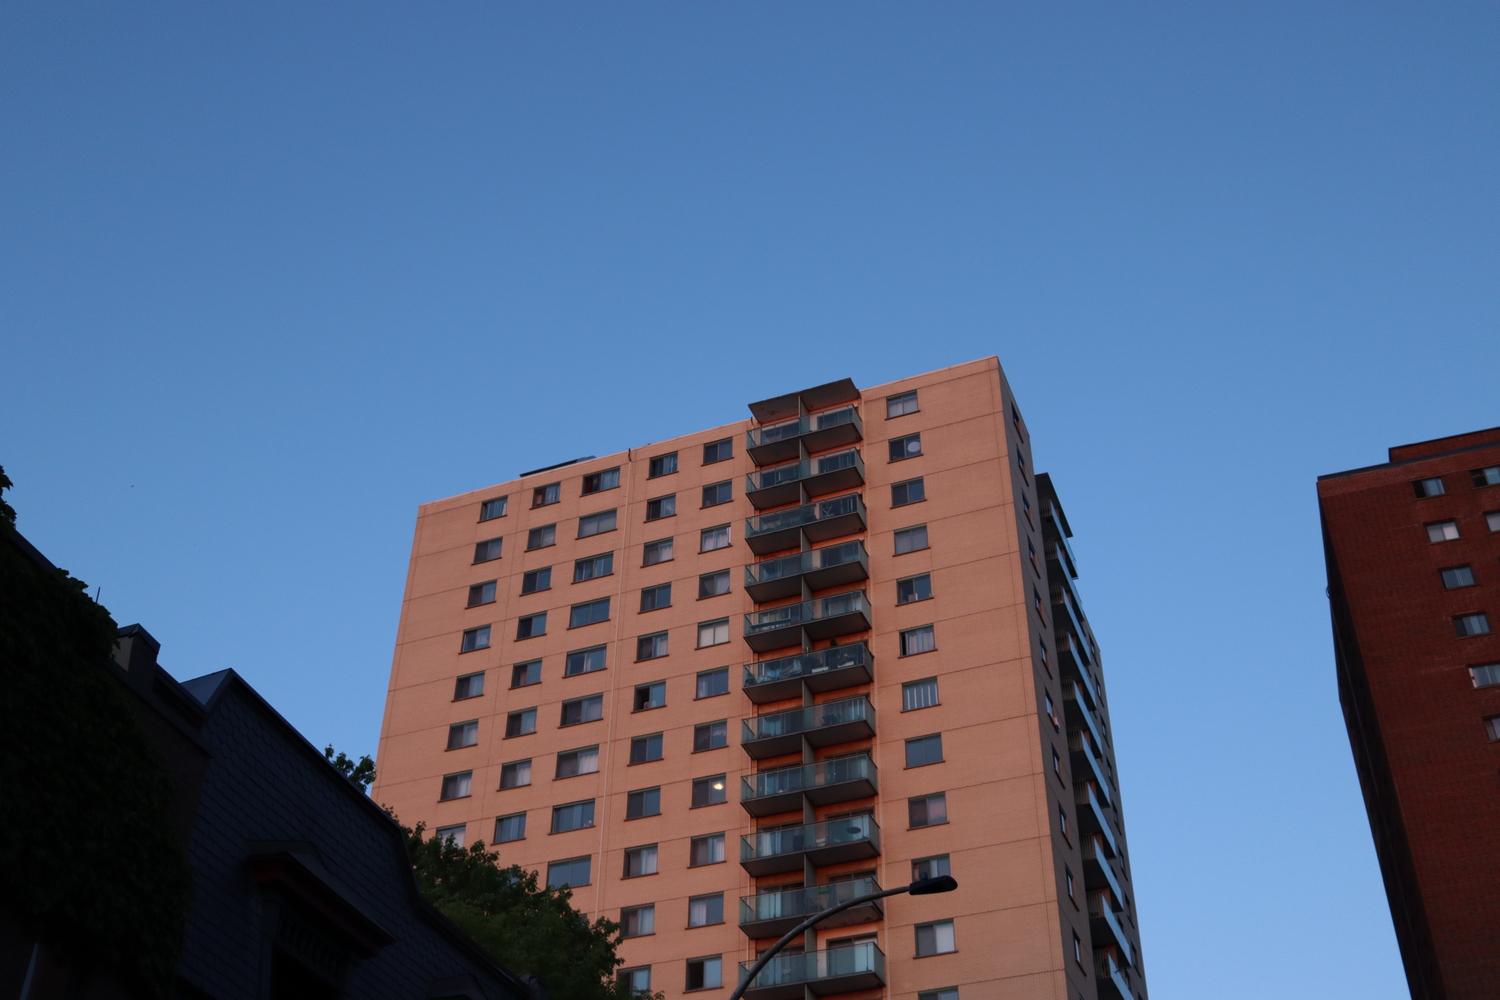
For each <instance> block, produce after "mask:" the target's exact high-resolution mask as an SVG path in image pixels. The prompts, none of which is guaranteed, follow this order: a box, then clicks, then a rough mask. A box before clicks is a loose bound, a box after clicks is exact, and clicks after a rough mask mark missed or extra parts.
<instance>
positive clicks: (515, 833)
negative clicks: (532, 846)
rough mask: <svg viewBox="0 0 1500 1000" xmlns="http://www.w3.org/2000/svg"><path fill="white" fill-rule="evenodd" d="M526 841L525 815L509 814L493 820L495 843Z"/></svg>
mask: <svg viewBox="0 0 1500 1000" xmlns="http://www.w3.org/2000/svg"><path fill="white" fill-rule="evenodd" d="M525 839H526V814H525V813H511V814H510V815H509V816H499V817H497V818H496V819H495V843H497V844H508V843H510V842H511V841H513V840H525Z"/></svg>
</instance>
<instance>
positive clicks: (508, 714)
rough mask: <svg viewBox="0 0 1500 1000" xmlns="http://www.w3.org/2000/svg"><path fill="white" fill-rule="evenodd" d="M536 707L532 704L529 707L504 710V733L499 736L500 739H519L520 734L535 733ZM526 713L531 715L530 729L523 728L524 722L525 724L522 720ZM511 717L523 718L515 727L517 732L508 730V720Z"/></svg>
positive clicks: (529, 734)
mask: <svg viewBox="0 0 1500 1000" xmlns="http://www.w3.org/2000/svg"><path fill="white" fill-rule="evenodd" d="M537 707H538V706H533V707H531V708H517V709H514V710H512V711H509V712H506V713H505V735H504V736H502V737H500V738H501V739H502V740H514V739H519V738H521V737H522V736H532V735H534V734H535V733H536V715H537ZM528 715H529V716H531V728H530V729H527V728H525V725H526V724H525V721H524V720H525V718H526V717H527V716H528ZM511 719H521V720H523V721H522V722H521V724H520V725H518V726H517V727H516V728H517V729H518V730H519V732H514V733H513V732H511V731H510V729H511V726H510V720H511Z"/></svg>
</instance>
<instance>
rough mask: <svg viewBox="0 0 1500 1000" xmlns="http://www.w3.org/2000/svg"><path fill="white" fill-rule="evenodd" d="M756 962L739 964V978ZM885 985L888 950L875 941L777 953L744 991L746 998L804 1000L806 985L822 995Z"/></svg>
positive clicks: (747, 973)
mask: <svg viewBox="0 0 1500 1000" xmlns="http://www.w3.org/2000/svg"><path fill="white" fill-rule="evenodd" d="M754 965H755V963H754V962H741V963H740V981H741V982H743V981H744V979H745V977H746V976H747V975H749V974H750V969H751V967H752V966H754ZM884 985H885V953H884V952H882V951H881V950H880V948H879V947H878V946H876V944H875V942H874V941H861V942H859V943H858V944H853V945H849V946H847V947H844V948H829V949H827V950H825V951H809V952H805V953H803V954H801V955H777V956H776V957H775V958H773V959H771V961H769V962H768V963H766V967H765V968H763V969H761V970H760V973H759V975H757V976H756V977H755V981H754V982H752V983H750V984H749V985H748V986H747V987H746V988H745V991H744V993H743V994H742V995H743V996H744V997H745V1000H802V997H803V996H804V993H803V988H804V987H806V988H808V989H810V990H811V991H812V992H813V993H814V994H816V995H818V996H823V995H825V994H829V993H853V992H855V991H856V990H873V989H879V988H880V987H881V986H884Z"/></svg>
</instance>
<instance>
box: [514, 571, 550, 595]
mask: <svg viewBox="0 0 1500 1000" xmlns="http://www.w3.org/2000/svg"><path fill="white" fill-rule="evenodd" d="M527 587H530V588H531V589H530V590H527V589H526V588H527ZM551 589H552V567H551V566H541V567H538V568H537V569H528V570H526V571H525V572H524V573H522V574H521V596H522V597H525V596H526V595H527V594H540V593H543V592H544V591H548V590H551Z"/></svg>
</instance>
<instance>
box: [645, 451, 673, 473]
mask: <svg viewBox="0 0 1500 1000" xmlns="http://www.w3.org/2000/svg"><path fill="white" fill-rule="evenodd" d="M676 471H677V452H675V451H674V452H672V454H670V455H657V456H656V457H655V458H653V459H652V460H651V465H650V467H649V469H648V470H647V472H646V478H648V479H655V478H656V477H657V476H670V475H671V474H672V473H674V472H676Z"/></svg>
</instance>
